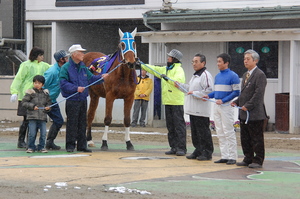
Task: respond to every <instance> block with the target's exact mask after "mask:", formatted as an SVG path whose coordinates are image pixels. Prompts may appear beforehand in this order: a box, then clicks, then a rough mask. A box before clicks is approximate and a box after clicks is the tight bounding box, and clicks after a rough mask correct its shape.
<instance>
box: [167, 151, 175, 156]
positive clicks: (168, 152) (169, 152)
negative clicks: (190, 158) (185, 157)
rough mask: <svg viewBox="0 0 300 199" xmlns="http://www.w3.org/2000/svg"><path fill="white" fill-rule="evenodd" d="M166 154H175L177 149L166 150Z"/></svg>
mask: <svg viewBox="0 0 300 199" xmlns="http://www.w3.org/2000/svg"><path fill="white" fill-rule="evenodd" d="M165 154H166V155H175V154H176V151H173V150H170V151H166V152H165Z"/></svg>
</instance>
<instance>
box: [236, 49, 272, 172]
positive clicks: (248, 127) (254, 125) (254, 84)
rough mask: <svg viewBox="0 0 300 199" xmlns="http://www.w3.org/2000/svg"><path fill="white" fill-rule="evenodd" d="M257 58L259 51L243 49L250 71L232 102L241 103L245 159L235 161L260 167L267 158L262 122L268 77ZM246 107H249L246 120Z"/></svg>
mask: <svg viewBox="0 0 300 199" xmlns="http://www.w3.org/2000/svg"><path fill="white" fill-rule="evenodd" d="M258 61H259V54H258V53H257V52H255V51H254V50H247V51H246V52H245V53H244V65H245V67H246V68H247V69H248V71H247V72H246V73H245V74H244V75H243V80H242V86H241V95H240V96H239V97H238V99H236V100H235V101H234V102H232V103H231V105H232V106H240V107H242V108H241V109H240V110H239V119H240V124H241V132H240V133H241V145H242V149H243V153H244V159H243V161H242V162H237V163H236V165H237V166H248V167H249V168H261V167H262V165H263V162H264V159H265V146H264V134H263V133H264V131H263V124H264V120H265V119H266V118H267V113H266V109H265V105H264V95H265V89H266V85H267V78H266V75H265V74H264V72H263V71H262V70H260V69H259V68H258V67H257V63H258ZM246 111H249V118H248V122H247V123H246V120H247V113H246Z"/></svg>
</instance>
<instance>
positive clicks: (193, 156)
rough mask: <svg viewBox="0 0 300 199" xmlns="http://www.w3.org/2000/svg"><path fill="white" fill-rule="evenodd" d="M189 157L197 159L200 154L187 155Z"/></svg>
mask: <svg viewBox="0 0 300 199" xmlns="http://www.w3.org/2000/svg"><path fill="white" fill-rule="evenodd" d="M185 157H186V158H187V159H196V158H197V157H198V156H197V155H195V154H194V153H192V154H191V155H187V156H185Z"/></svg>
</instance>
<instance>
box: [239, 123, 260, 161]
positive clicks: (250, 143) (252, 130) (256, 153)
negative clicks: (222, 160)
mask: <svg viewBox="0 0 300 199" xmlns="http://www.w3.org/2000/svg"><path fill="white" fill-rule="evenodd" d="M240 124H241V144H242V149H243V153H244V156H245V157H244V160H243V161H244V162H245V163H247V164H251V163H258V164H260V165H262V164H263V162H264V159H265V145H264V131H263V124H264V120H257V121H248V123H247V124H245V121H243V120H241V122H240Z"/></svg>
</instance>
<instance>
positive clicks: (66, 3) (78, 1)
mask: <svg viewBox="0 0 300 199" xmlns="http://www.w3.org/2000/svg"><path fill="white" fill-rule="evenodd" d="M134 4H145V0H56V3H55V6H56V7H71V6H108V5H134Z"/></svg>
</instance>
